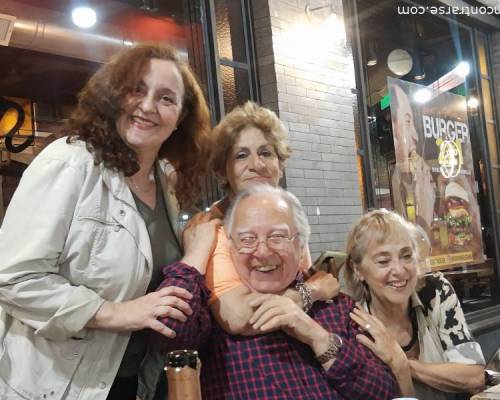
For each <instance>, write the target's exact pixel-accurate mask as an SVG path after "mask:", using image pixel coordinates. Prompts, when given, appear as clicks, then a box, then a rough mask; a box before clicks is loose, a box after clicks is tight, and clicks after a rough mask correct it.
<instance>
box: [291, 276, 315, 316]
mask: <svg viewBox="0 0 500 400" xmlns="http://www.w3.org/2000/svg"><path fill="white" fill-rule="evenodd" d="M295 289H297V290H298V291H299V293H300V297H302V309H303V310H304V312H308V311H309V310H310V309H311V307H312V305H313V301H312V291H311V288H310V287H309V286H308V285H307V284H305V283H304V282H298V283H297V284H296V285H295Z"/></svg>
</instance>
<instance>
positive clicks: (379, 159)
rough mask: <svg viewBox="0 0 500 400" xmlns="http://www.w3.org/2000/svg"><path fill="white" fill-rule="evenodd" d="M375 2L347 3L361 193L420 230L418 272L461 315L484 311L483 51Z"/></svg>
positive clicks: (440, 25)
mask: <svg viewBox="0 0 500 400" xmlns="http://www.w3.org/2000/svg"><path fill="white" fill-rule="evenodd" d="M375 3H376V2H374V1H373V0H357V1H356V4H357V10H358V21H359V32H360V42H361V50H362V60H361V63H362V68H363V69H364V71H363V72H364V76H365V83H366V93H365V96H366V104H367V110H366V115H367V117H368V132H366V135H367V136H368V138H367V139H368V141H369V146H370V150H371V154H372V160H371V164H372V168H373V170H372V172H373V176H374V179H375V185H374V186H375V187H374V188H373V189H372V188H367V190H374V197H375V204H374V206H375V207H377V208H381V207H384V208H388V209H395V210H396V211H398V212H400V213H401V214H403V215H404V216H405V217H406V218H407V219H409V220H410V221H413V222H415V223H417V224H419V225H420V226H422V227H423V228H424V230H425V231H426V232H427V234H428V236H429V239H430V241H431V243H432V249H431V253H430V255H429V256H428V257H426V259H425V265H426V270H427V271H428V272H431V271H436V270H440V271H442V272H443V273H444V274H445V275H446V276H447V277H448V278H449V279H450V280H451V281H452V283H453V284H454V286H455V289H456V290H457V293H458V294H459V297H460V299H461V301H462V303H463V305H464V308H465V310H466V311H471V310H475V309H479V308H483V307H485V306H488V305H492V304H494V303H495V302H497V301H498V300H497V299H496V296H494V293H495V290H494V287H495V285H496V284H497V282H498V277H497V276H496V272H495V270H496V268H495V264H496V263H497V262H498V260H495V258H494V254H495V253H494V244H493V243H492V231H493V229H492V225H491V224H492V222H491V218H490V217H489V215H488V212H489V209H490V208H489V207H488V201H489V200H488V197H487V195H486V193H485V192H484V185H483V183H484V179H483V174H481V173H480V168H481V165H482V166H483V168H484V157H485V155H484V154H482V153H481V148H483V146H482V143H483V141H484V138H485V137H486V136H487V137H488V142H491V143H489V145H490V150H491V152H493V150H492V147H491V146H493V147H495V146H496V141H495V140H494V139H495V137H496V136H495V135H496V130H495V129H496V126H495V125H494V119H493V112H492V104H491V102H492V99H491V93H490V90H489V89H490V87H489V81H488V80H487V79H485V80H486V83H487V85H486V84H485V83H484V82H481V81H480V79H481V76H484V77H485V78H487V77H488V70H487V63H486V60H487V59H486V56H487V53H486V51H483V52H481V51H479V54H476V53H475V52H474V47H473V40H472V39H473V36H472V29H470V28H468V27H465V26H462V25H459V24H457V23H456V22H454V21H452V20H444V19H442V18H440V17H438V16H433V15H430V14H424V15H399V14H398V12H397V10H398V9H397V7H398V5H402V4H404V5H407V4H406V3H404V2H401V1H392V2H384V3H383V4H382V3H377V4H375ZM394 21H398V23H397V24H395V23H394ZM483 50H484V49H483ZM476 60H477V61H476ZM476 62H477V67H476ZM479 71H481V74H479ZM480 82H481V85H479V83H480ZM485 88H486V89H485ZM478 93H482V98H478ZM482 110H484V115H485V116H486V120H487V121H489V122H490V124H489V125H488V124H487V129H486V132H485V131H484V130H485V127H484V124H483V123H482V118H481V112H482ZM490 137H491V139H490ZM494 152H495V158H494V157H493V154H492V157H491V158H492V159H493V160H496V162H498V158H496V155H497V154H498V153H497V150H496V148H495V150H494ZM365 174H366V173H365ZM493 174H495V173H493ZM496 176H497V181H498V182H500V180H498V175H496ZM498 185H500V183H499V184H498ZM498 185H496V186H498ZM486 190H488V188H486ZM494 190H495V191H498V188H496V187H495V189H494ZM459 205H460V207H459ZM455 206H456V208H455ZM458 208H460V210H461V211H460V213H458V211H457V209H458ZM458 214H460V215H461V217H460V218H458V217H457V215H458Z"/></svg>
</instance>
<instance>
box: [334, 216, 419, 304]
mask: <svg viewBox="0 0 500 400" xmlns="http://www.w3.org/2000/svg"><path fill="white" fill-rule="evenodd" d="M392 234H397V235H398V237H401V235H407V237H408V238H409V239H410V243H411V246H412V248H413V251H414V254H415V256H416V257H415V258H416V259H415V262H416V263H417V258H418V256H419V252H420V251H421V250H422V249H423V245H422V244H421V243H420V241H423V240H425V232H423V230H422V229H419V227H417V226H416V225H414V224H412V223H411V222H408V221H406V220H405V219H404V218H403V217H402V216H400V215H399V214H397V213H395V212H393V211H388V210H386V209H379V210H373V211H370V212H368V213H366V214H365V215H363V216H362V217H361V219H360V220H359V221H358V222H357V223H356V224H355V225H354V226H353V227H352V229H351V231H350V232H349V234H348V235H347V241H346V253H347V258H346V261H345V268H344V276H345V281H346V284H347V287H348V289H349V294H351V295H352V297H353V298H354V299H355V300H357V301H363V300H366V299H368V298H369V293H368V288H367V287H366V286H365V284H364V283H363V282H361V281H360V280H359V278H357V276H356V273H355V271H354V265H355V264H357V265H359V264H361V262H362V261H363V257H364V255H365V254H366V252H367V251H368V248H369V246H370V244H372V243H375V244H376V245H379V244H382V243H385V242H386V240H387V238H389V237H390V236H391V235H392ZM417 265H418V263H417ZM423 272H424V271H420V270H418V276H419V278H418V280H417V288H416V289H417V290H418V289H420V287H421V285H422V282H423Z"/></svg>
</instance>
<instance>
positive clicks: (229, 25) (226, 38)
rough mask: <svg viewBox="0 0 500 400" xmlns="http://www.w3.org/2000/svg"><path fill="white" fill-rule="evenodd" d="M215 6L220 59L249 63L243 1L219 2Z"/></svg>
mask: <svg viewBox="0 0 500 400" xmlns="http://www.w3.org/2000/svg"><path fill="white" fill-rule="evenodd" d="M214 4H215V19H216V25H217V46H218V48H219V57H220V58H226V59H228V60H232V61H238V62H242V63H245V62H247V55H246V51H245V48H246V44H245V35H244V31H243V15H242V4H241V1H239V0H230V1H229V0H217V1H215V3H214Z"/></svg>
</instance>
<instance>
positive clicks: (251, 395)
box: [163, 185, 398, 400]
mask: <svg viewBox="0 0 500 400" xmlns="http://www.w3.org/2000/svg"><path fill="white" fill-rule="evenodd" d="M225 228H226V232H227V233H228V236H229V239H230V243H231V256H232V258H233V261H234V263H235V266H236V269H237V271H238V274H239V275H240V276H241V278H242V281H243V282H244V283H245V285H247V286H248V287H249V288H250V289H251V290H252V291H255V292H260V293H264V294H265V295H258V296H255V298H254V299H253V300H252V303H251V305H252V306H253V307H254V308H255V313H254V315H253V316H252V318H251V319H250V323H251V324H252V326H253V328H254V329H256V330H258V331H260V332H262V334H259V335H252V336H240V335H231V334H228V333H226V332H225V331H224V330H223V329H222V328H221V327H220V326H218V325H217V323H216V322H215V320H213V319H211V318H210V316H209V311H208V308H207V306H206V301H207V298H208V290H207V289H206V288H205V286H204V280H203V276H202V274H200V272H199V271H197V270H195V268H191V267H188V266H185V268H184V269H183V270H180V269H176V270H175V271H172V272H171V271H169V268H168V267H166V268H165V276H166V279H165V281H164V283H163V285H172V284H175V285H177V286H182V287H184V288H186V289H188V290H189V291H190V292H191V293H192V294H193V298H192V299H191V301H190V306H191V308H192V310H193V314H192V315H191V316H190V317H189V318H188V320H187V321H186V322H185V323H176V321H173V320H168V321H163V322H164V323H167V324H169V326H170V325H172V324H173V325H175V326H174V327H173V329H174V330H175V331H176V332H177V338H176V346H179V345H181V344H182V345H183V346H185V347H186V348H192V349H194V348H198V347H199V350H200V352H199V353H200V357H201V361H202V370H201V384H202V392H203V399H204V400H211V399H226V398H227V399H252V400H253V399H261V400H263V399H292V398H294V399H363V400H366V399H371V400H376V399H392V398H394V397H397V395H398V387H397V383H396V381H395V379H394V376H393V375H392V373H391V372H390V369H389V368H388V367H387V365H385V364H384V363H382V362H381V361H380V360H379V359H378V357H376V356H375V355H374V354H373V353H371V351H370V350H368V349H367V348H366V347H364V346H363V345H361V344H360V343H359V342H358V341H357V339H356V335H358V334H360V332H359V331H358V329H357V327H355V326H354V325H353V323H352V322H351V319H350V317H349V313H350V312H351V310H352V309H353V307H354V302H353V301H352V300H351V299H350V298H349V297H347V296H345V295H342V294H341V295H339V296H337V297H336V298H335V299H332V300H330V301H327V302H316V303H314V305H313V306H312V307H311V309H310V310H309V311H308V312H307V313H306V312H305V311H303V310H302V309H301V308H299V307H298V306H297V305H296V304H295V303H294V302H293V301H291V300H290V299H287V298H286V297H282V296H279V295H278V294H280V293H282V292H283V291H284V290H285V289H287V288H288V287H290V286H292V285H296V284H297V283H300V282H302V276H301V273H300V271H299V261H300V258H301V255H302V254H301V252H302V251H303V249H304V245H305V243H306V242H307V239H308V238H309V234H310V228H309V224H308V222H307V216H306V215H305V212H304V210H303V209H302V207H301V205H300V203H299V201H298V200H297V198H296V197H295V196H294V195H292V194H291V193H289V192H286V191H285V190H283V189H279V188H272V187H270V186H267V185H257V186H255V187H252V188H251V189H249V190H248V191H246V192H244V193H242V194H240V195H239V196H238V197H237V198H236V199H235V201H234V205H233V208H232V209H231V210H230V211H229V213H228V214H227V219H226V222H225ZM201 272H202V273H203V271H201Z"/></svg>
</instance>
